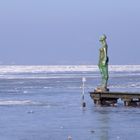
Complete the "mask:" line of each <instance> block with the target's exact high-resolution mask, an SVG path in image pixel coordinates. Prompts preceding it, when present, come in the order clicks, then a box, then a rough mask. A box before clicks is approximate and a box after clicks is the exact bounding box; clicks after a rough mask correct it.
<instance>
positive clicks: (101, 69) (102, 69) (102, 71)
mask: <svg viewBox="0 0 140 140" xmlns="http://www.w3.org/2000/svg"><path fill="white" fill-rule="evenodd" d="M99 69H100V73H101V78H102V81H101V87H103V88H104V68H103V66H102V65H99Z"/></svg>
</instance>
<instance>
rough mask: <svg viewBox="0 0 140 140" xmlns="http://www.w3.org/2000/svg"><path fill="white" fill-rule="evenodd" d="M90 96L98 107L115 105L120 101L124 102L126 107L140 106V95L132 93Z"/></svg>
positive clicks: (96, 93) (99, 93) (97, 93)
mask: <svg viewBox="0 0 140 140" xmlns="http://www.w3.org/2000/svg"><path fill="white" fill-rule="evenodd" d="M90 96H91V98H92V99H93V101H94V103H95V104H96V105H114V104H116V103H117V100H118V99H121V100H122V101H124V105H125V106H137V105H139V104H140V93H132V92H95V91H94V92H90Z"/></svg>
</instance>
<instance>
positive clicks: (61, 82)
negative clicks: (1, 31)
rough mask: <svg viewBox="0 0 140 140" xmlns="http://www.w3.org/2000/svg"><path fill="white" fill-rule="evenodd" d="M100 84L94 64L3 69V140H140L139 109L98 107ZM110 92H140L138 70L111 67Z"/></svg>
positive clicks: (0, 78) (0, 72)
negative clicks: (93, 95) (96, 91)
mask: <svg viewBox="0 0 140 140" xmlns="http://www.w3.org/2000/svg"><path fill="white" fill-rule="evenodd" d="M83 79H84V81H83ZM83 83H84V86H83ZM100 83H101V75H100V72H99V69H98V67H97V66H96V65H46V66H43V65H42V66H24V65H1V66H0V140H133V139H134V140H139V139H140V107H125V106H124V105H123V102H122V101H121V100H119V101H118V104H117V106H115V107H103V106H96V105H94V103H93V100H92V99H91V98H90V94H89V92H91V91H94V89H95V88H96V87H97V86H99V85H100ZM108 87H109V89H110V91H131V92H139V93H140V65H110V66H109V82H108ZM83 96H84V102H85V103H86V107H82V103H83Z"/></svg>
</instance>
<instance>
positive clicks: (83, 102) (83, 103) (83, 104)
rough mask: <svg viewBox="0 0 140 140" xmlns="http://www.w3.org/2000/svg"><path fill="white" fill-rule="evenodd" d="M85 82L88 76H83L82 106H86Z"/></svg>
mask: <svg viewBox="0 0 140 140" xmlns="http://www.w3.org/2000/svg"><path fill="white" fill-rule="evenodd" d="M85 82H86V78H85V77H83V78H82V83H83V84H82V107H86V103H85V101H84V94H85Z"/></svg>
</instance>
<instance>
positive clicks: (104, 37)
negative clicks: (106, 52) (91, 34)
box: [99, 34, 106, 42]
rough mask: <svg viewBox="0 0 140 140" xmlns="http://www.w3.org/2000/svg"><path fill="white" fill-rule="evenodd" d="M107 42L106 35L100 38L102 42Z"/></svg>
mask: <svg viewBox="0 0 140 140" xmlns="http://www.w3.org/2000/svg"><path fill="white" fill-rule="evenodd" d="M105 40H106V35H105V34H103V35H102V36H101V37H100V40H99V41H100V42H102V41H105Z"/></svg>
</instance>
